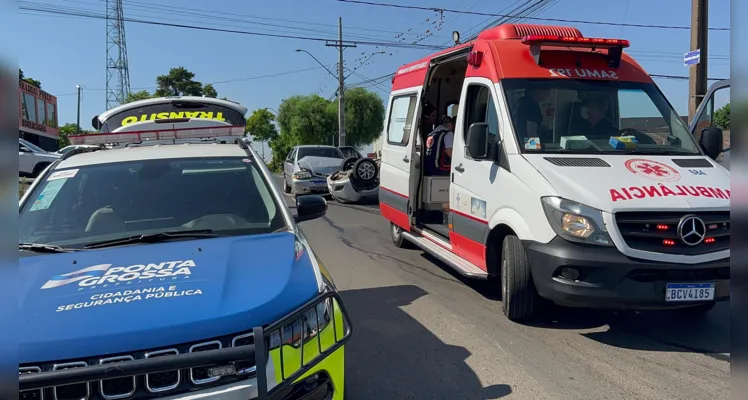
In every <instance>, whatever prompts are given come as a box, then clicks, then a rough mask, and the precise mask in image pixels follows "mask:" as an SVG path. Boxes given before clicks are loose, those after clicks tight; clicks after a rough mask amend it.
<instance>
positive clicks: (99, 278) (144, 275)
mask: <svg viewBox="0 0 748 400" xmlns="http://www.w3.org/2000/svg"><path fill="white" fill-rule="evenodd" d="M194 266H195V262H194V261H193V260H187V261H165V262H161V263H158V264H137V265H131V266H129V267H112V264H100V265H94V266H92V267H88V268H83V269H79V270H77V271H73V272H68V273H67V274H62V275H57V276H55V277H53V278H52V279H50V280H48V281H47V283H45V284H44V285H43V286H42V289H53V288H56V287H60V286H65V285H68V284H71V283H75V282H78V286H82V287H88V286H95V285H102V284H119V283H128V282H132V281H141V280H151V279H154V278H157V279H163V278H169V277H174V278H176V277H179V276H181V275H185V276H189V275H191V274H192V270H191V268H192V267H194Z"/></svg>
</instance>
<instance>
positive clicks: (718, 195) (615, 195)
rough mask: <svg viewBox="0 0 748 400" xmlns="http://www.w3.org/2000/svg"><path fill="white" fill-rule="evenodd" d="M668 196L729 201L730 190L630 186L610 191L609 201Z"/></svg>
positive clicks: (704, 187) (677, 186) (661, 185)
mask: <svg viewBox="0 0 748 400" xmlns="http://www.w3.org/2000/svg"><path fill="white" fill-rule="evenodd" d="M668 196H686V197H708V198H713V199H725V200H730V189H720V188H714V187H707V186H684V185H675V186H672V187H671V186H667V185H664V184H662V183H660V184H658V185H657V186H655V185H651V186H632V187H628V188H620V189H610V200H611V201H613V202H616V201H625V200H633V199H644V198H652V197H668Z"/></svg>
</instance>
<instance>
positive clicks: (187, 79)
mask: <svg viewBox="0 0 748 400" xmlns="http://www.w3.org/2000/svg"><path fill="white" fill-rule="evenodd" d="M156 85H157V86H158V89H157V90H156V93H154V97H166V96H202V95H203V84H202V83H200V82H198V81H196V80H195V74H194V73H192V72H190V71H188V70H187V69H186V68H184V67H175V68H172V69H170V70H169V73H167V74H166V75H159V76H157V77H156ZM211 88H212V86H211ZM216 95H218V94H217V93H216Z"/></svg>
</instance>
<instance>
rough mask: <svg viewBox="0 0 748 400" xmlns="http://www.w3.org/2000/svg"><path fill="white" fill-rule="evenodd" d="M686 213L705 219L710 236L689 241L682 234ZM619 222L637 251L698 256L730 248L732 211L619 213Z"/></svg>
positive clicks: (627, 241)
mask: <svg viewBox="0 0 748 400" xmlns="http://www.w3.org/2000/svg"><path fill="white" fill-rule="evenodd" d="M686 215H693V216H696V217H698V218H700V219H701V220H702V221H704V224H705V225H706V227H707V231H706V236H705V239H706V238H712V239H711V240H704V241H702V242H701V243H700V244H698V245H696V246H689V245H687V244H685V243H684V242H683V241H682V240H681V237H680V236H679V234H678V224H679V223H680V221H681V218H683V217H684V216H686ZM615 220H616V225H617V226H618V230H619V232H620V233H621V237H623V240H624V241H626V244H627V245H628V246H629V247H630V248H632V249H635V250H642V251H650V252H654V253H665V254H683V255H698V254H707V253H713V252H716V251H721V250H725V249H729V248H730V212H729V211H710V212H693V213H691V212H684V211H667V212H656V211H654V212H639V211H629V212H618V213H616V214H615Z"/></svg>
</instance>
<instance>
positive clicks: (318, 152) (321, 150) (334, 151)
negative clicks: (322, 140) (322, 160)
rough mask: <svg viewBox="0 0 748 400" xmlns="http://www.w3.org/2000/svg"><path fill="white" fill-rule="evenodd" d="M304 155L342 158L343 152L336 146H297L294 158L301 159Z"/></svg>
mask: <svg viewBox="0 0 748 400" xmlns="http://www.w3.org/2000/svg"><path fill="white" fill-rule="evenodd" d="M304 157H327V158H343V154H342V153H341V152H340V150H338V148H337V147H299V155H298V157H296V159H297V160H301V159H302V158H304Z"/></svg>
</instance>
